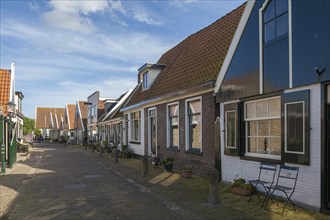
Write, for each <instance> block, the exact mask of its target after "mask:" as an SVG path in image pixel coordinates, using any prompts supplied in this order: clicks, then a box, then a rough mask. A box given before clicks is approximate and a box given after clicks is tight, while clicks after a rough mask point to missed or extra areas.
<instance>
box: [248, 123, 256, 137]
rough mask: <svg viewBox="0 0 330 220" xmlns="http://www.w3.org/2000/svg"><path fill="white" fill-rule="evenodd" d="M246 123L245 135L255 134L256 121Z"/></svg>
mask: <svg viewBox="0 0 330 220" xmlns="http://www.w3.org/2000/svg"><path fill="white" fill-rule="evenodd" d="M246 123H247V135H248V136H257V122H256V121H248V122H246Z"/></svg>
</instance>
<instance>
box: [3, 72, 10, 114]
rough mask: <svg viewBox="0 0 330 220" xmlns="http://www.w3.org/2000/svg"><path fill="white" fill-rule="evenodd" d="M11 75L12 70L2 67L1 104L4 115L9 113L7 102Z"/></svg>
mask: <svg viewBox="0 0 330 220" xmlns="http://www.w3.org/2000/svg"><path fill="white" fill-rule="evenodd" d="M10 77H11V72H10V70H3V69H0V105H1V106H2V108H3V109H2V110H3V114H4V115H6V114H7V103H8V102H9V96H10Z"/></svg>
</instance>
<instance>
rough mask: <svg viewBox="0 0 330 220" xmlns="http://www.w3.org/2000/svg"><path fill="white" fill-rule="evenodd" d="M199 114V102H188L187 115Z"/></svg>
mask: <svg viewBox="0 0 330 220" xmlns="http://www.w3.org/2000/svg"><path fill="white" fill-rule="evenodd" d="M199 112H201V104H200V100H194V101H190V102H189V113H190V114H195V113H199Z"/></svg>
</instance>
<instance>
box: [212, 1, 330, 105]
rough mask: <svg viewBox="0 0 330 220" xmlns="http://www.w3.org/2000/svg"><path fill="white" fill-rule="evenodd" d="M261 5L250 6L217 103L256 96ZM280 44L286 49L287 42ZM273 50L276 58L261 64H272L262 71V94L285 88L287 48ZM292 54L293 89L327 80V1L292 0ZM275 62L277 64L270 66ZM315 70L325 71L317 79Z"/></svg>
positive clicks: (329, 18) (329, 58) (329, 13)
mask: <svg viewBox="0 0 330 220" xmlns="http://www.w3.org/2000/svg"><path fill="white" fill-rule="evenodd" d="M263 2H264V1H256V3H255V5H254V8H253V10H252V13H251V15H250V18H249V21H248V23H247V25H246V27H245V30H244V32H243V35H242V37H241V40H240V42H239V44H238V47H237V49H236V51H235V54H234V56H233V59H232V61H231V63H230V66H229V68H228V71H227V73H226V76H225V79H224V81H223V83H222V85H221V87H220V90H219V92H218V94H217V102H225V101H230V100H235V99H239V98H245V97H250V96H254V95H258V94H259V9H260V8H261V7H262V4H263ZM287 40H288V39H286V41H287ZM283 44H286V45H288V43H287V42H283ZM274 46H275V45H274ZM277 46H278V48H272V51H274V52H270V54H271V53H279V54H276V55H274V56H267V59H268V60H265V62H264V63H266V64H267V63H268V65H269V63H272V64H271V65H270V68H269V70H267V69H264V93H270V92H273V91H279V90H284V89H287V88H289V77H288V74H289V67H288V65H289V61H288V59H289V58H288V53H287V54H285V53H284V52H285V51H284V50H286V49H287V48H286V47H287V46H283V45H281V43H278V45H277ZM264 53H265V51H264ZM266 53H267V52H266ZM292 53H293V56H292V60H293V63H292V65H293V67H292V69H293V87H298V86H302V85H308V84H313V83H317V82H323V81H327V80H330V1H329V0H318V1H301V0H292ZM281 54H282V55H281ZM274 57H275V58H274ZM276 59H280V61H275V62H274V63H273V60H276ZM281 59H282V61H283V62H282V63H281ZM284 59H285V61H284ZM279 63H280V64H279ZM278 65H281V66H278ZM315 67H318V68H319V70H320V71H321V70H322V69H323V68H325V71H324V73H323V74H322V75H321V76H320V77H319V76H318V75H317V74H316V71H315ZM265 68H267V67H265Z"/></svg>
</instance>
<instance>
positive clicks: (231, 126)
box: [226, 111, 236, 147]
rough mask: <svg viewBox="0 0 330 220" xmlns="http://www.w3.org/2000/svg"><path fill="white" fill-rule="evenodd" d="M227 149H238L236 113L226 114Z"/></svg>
mask: <svg viewBox="0 0 330 220" xmlns="http://www.w3.org/2000/svg"><path fill="white" fill-rule="evenodd" d="M226 116H227V121H226V122H227V125H226V126H227V127H226V128H227V129H226V147H236V112H235V111H233V112H226Z"/></svg>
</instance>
